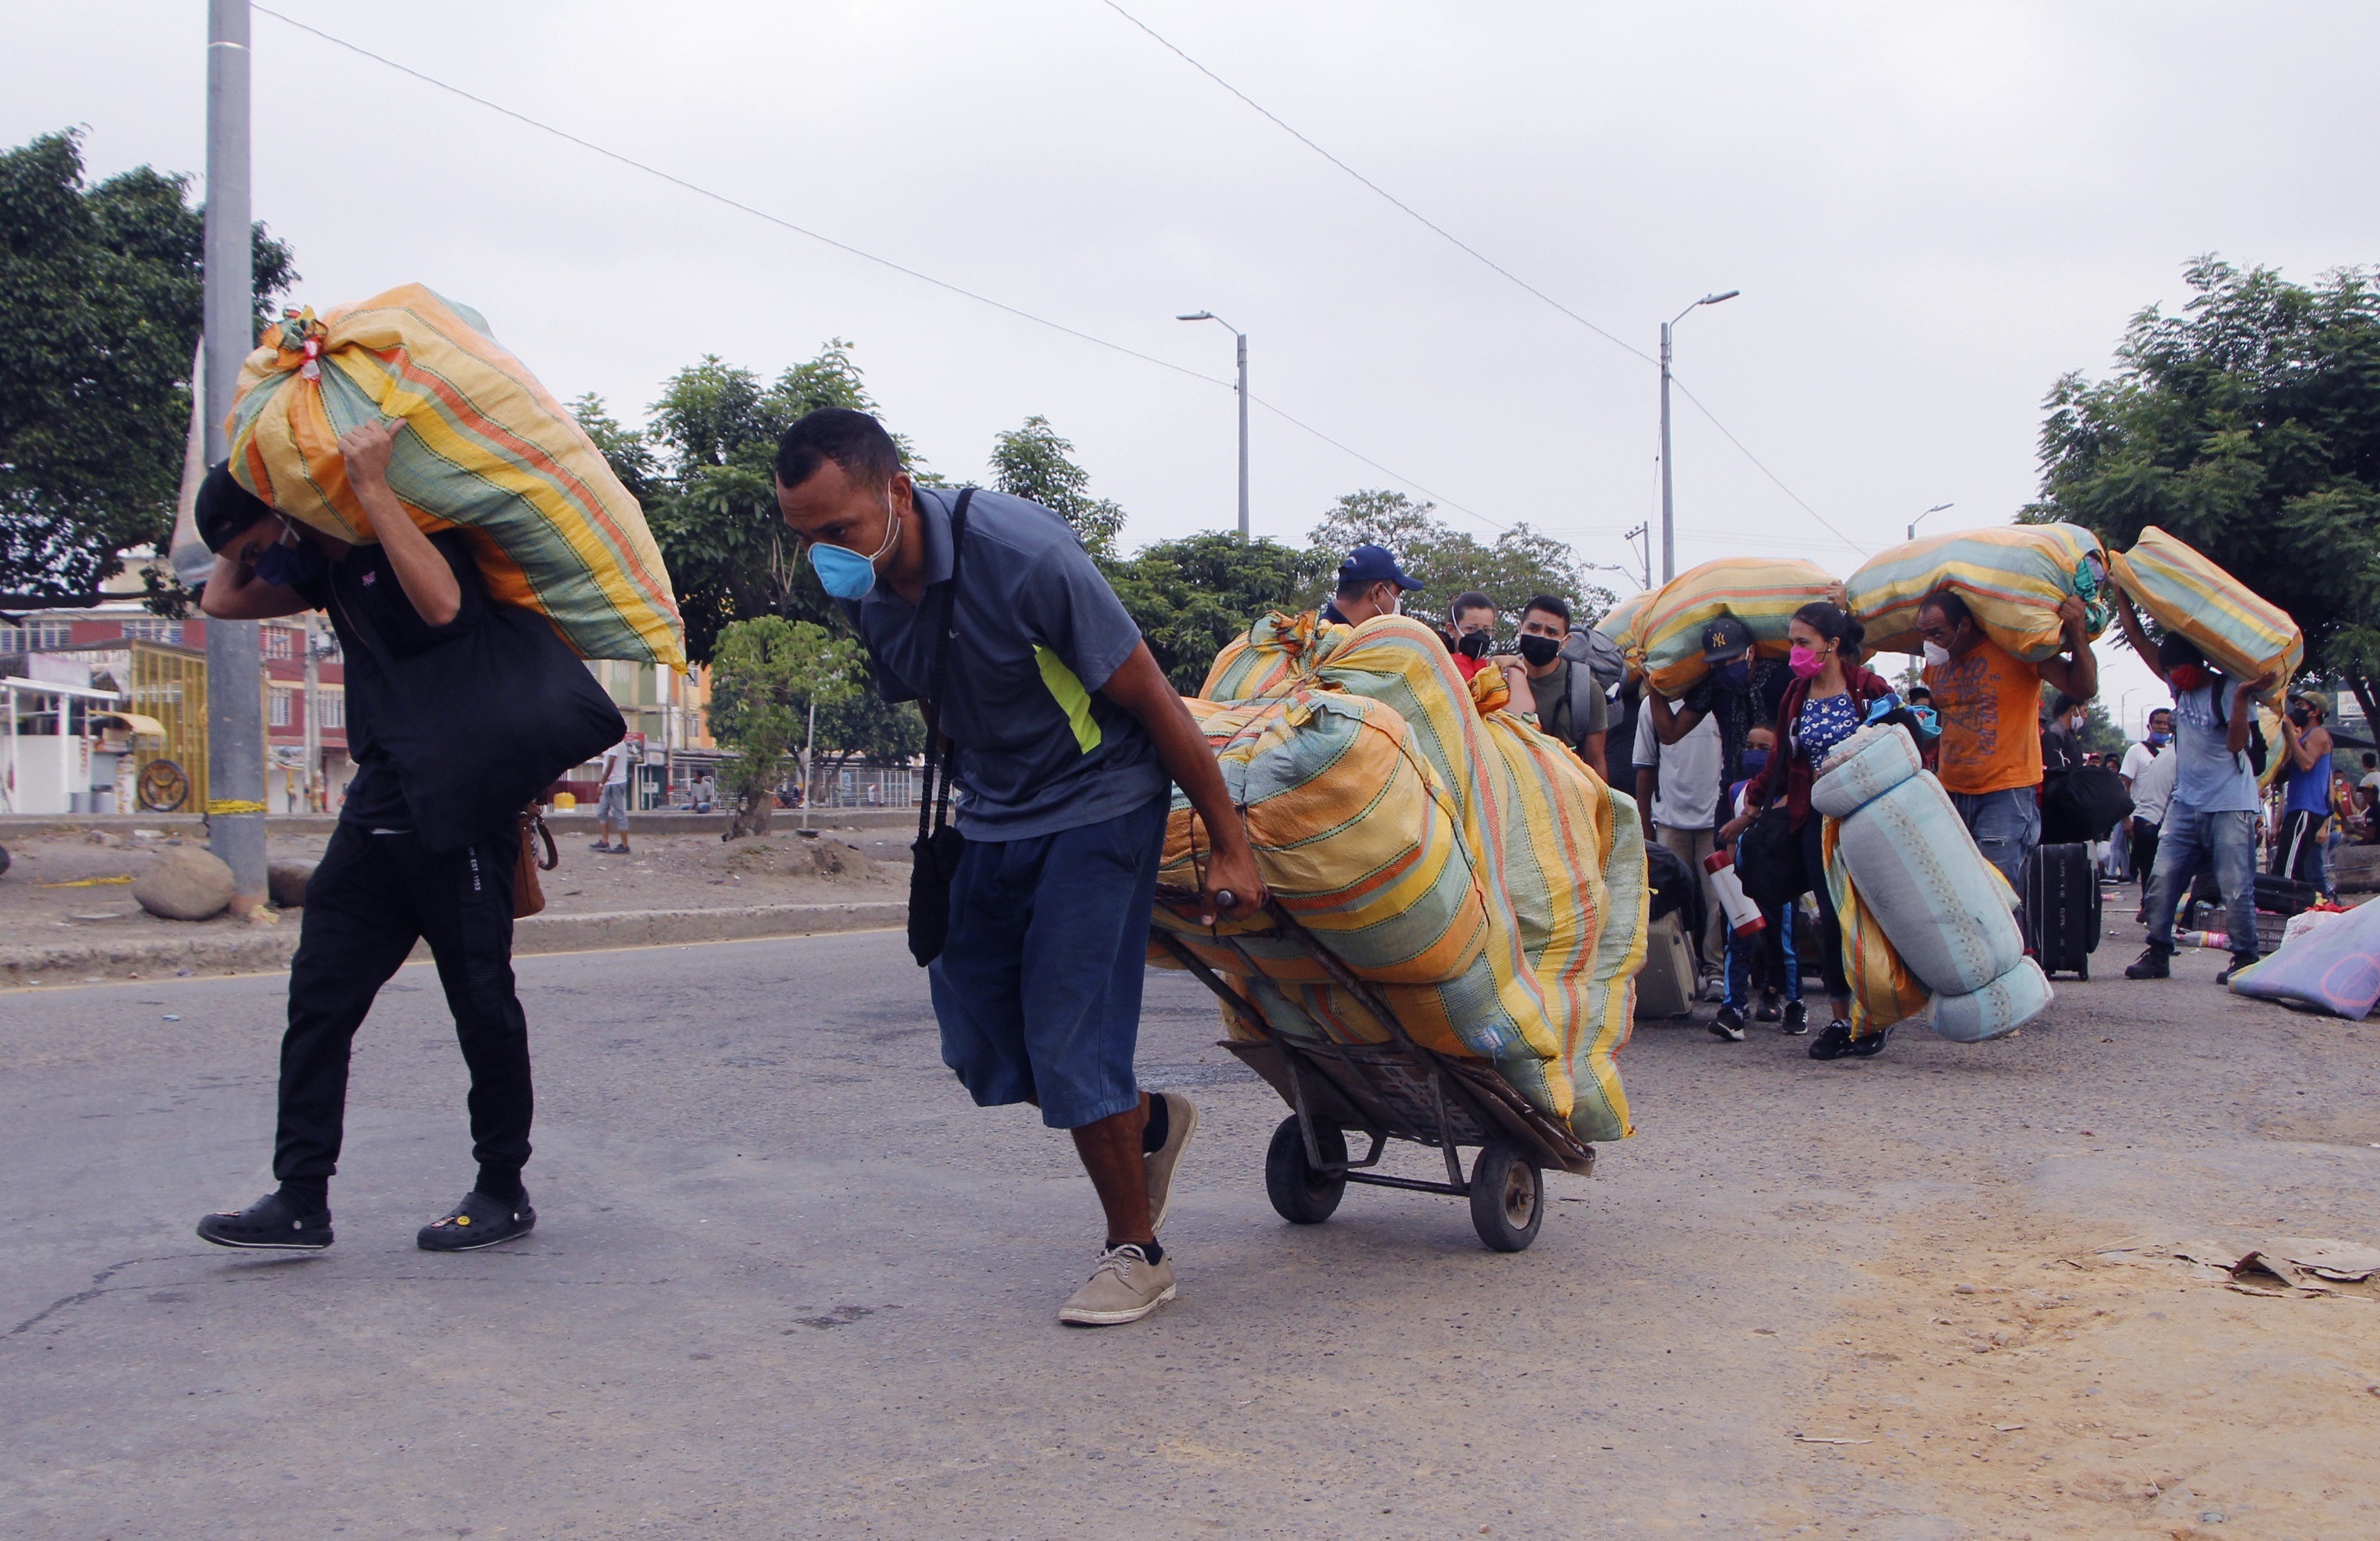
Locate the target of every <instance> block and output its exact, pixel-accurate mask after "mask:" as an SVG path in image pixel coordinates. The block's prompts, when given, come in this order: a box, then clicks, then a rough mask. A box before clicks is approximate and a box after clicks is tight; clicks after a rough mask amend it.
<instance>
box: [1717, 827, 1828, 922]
mask: <svg viewBox="0 0 2380 1541" xmlns="http://www.w3.org/2000/svg"><path fill="white" fill-rule="evenodd" d="M1811 817H1812V818H1814V819H1815V818H1816V817H1817V815H1816V814H1815V813H1813V814H1812V815H1811ZM1804 866H1805V864H1804V863H1803V860H1802V831H1799V830H1796V829H1795V828H1793V815H1792V813H1791V810H1789V809H1788V808H1787V807H1785V805H1784V804H1783V803H1778V804H1776V805H1774V806H1772V807H1766V808H1763V809H1761V810H1760V813H1759V816H1758V817H1756V818H1755V819H1753V821H1752V824H1751V827H1750V828H1748V829H1746V830H1745V831H1743V844H1742V845H1741V846H1739V847H1738V848H1737V850H1736V853H1735V876H1736V880H1738V881H1739V882H1741V883H1743V892H1744V894H1745V896H1746V897H1748V898H1750V899H1751V901H1752V902H1753V903H1754V904H1757V905H1759V906H1760V907H1761V908H1762V909H1764V910H1773V909H1778V908H1780V907H1782V906H1783V905H1786V904H1791V903H1792V902H1793V901H1794V900H1796V899H1799V898H1800V897H1802V895H1803V894H1804V893H1807V892H1809V891H1810V874H1809V873H1808V872H1807V871H1805V870H1804V869H1803V868H1804Z"/></svg>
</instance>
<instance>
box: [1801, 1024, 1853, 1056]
mask: <svg viewBox="0 0 2380 1541" xmlns="http://www.w3.org/2000/svg"><path fill="white" fill-rule="evenodd" d="M1851 1051H1852V1025H1851V1024H1850V1023H1848V1022H1846V1021H1844V1020H1843V1019H1842V1018H1841V1017H1837V1018H1835V1020H1834V1021H1832V1022H1829V1023H1828V1024H1827V1025H1826V1029H1825V1030H1824V1031H1823V1032H1821V1033H1820V1034H1819V1035H1818V1036H1817V1037H1815V1038H1812V1039H1811V1040H1810V1058H1812V1059H1814V1060H1840V1059H1841V1058H1842V1057H1843V1056H1844V1055H1846V1054H1848V1053H1850V1052H1851Z"/></svg>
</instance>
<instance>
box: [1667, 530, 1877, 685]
mask: <svg viewBox="0 0 2380 1541" xmlns="http://www.w3.org/2000/svg"><path fill="white" fill-rule="evenodd" d="M1834 583H1835V580H1834V579H1833V578H1832V577H1831V576H1828V573H1827V570H1826V569H1825V568H1824V567H1821V566H1819V565H1818V564H1816V563H1815V562H1804V561H1803V560H1802V559H1801V558H1799V557H1774V558H1772V557H1757V556H1723V557H1721V558H1719V559H1718V561H1717V562H1706V563H1704V564H1702V565H1701V566H1699V567H1690V568H1688V569H1687V570H1686V571H1684V572H1682V573H1680V574H1679V575H1678V576H1676V577H1674V578H1671V579H1670V581H1669V582H1667V583H1665V584H1663V585H1662V586H1661V587H1660V588H1658V589H1657V590H1656V591H1655V592H1654V595H1653V597H1652V599H1651V600H1650V601H1647V602H1646V603H1645V608H1644V609H1643V610H1642V611H1640V612H1639V613H1637V615H1636V617H1635V619H1634V621H1633V636H1632V637H1631V638H1630V640H1629V642H1628V643H1624V644H1622V645H1623V646H1624V647H1627V648H1628V654H1629V661H1631V662H1636V663H1641V666H1642V667H1643V669H1644V671H1645V676H1646V678H1647V679H1648V680H1649V682H1650V683H1651V685H1652V686H1653V688H1654V689H1656V690H1658V691H1659V692H1660V693H1661V694H1662V695H1664V696H1667V697H1669V698H1671V699H1673V700H1674V699H1676V698H1678V697H1680V696H1682V695H1684V694H1685V693H1686V691H1688V690H1689V689H1691V688H1692V687H1693V686H1694V685H1695V684H1697V683H1698V682H1699V681H1700V680H1701V679H1702V677H1703V675H1704V674H1705V673H1706V672H1707V671H1706V667H1705V665H1704V663H1703V631H1704V628H1705V627H1706V626H1707V625H1710V623H1711V622H1712V621H1713V620H1716V619H1717V618H1718V616H1720V615H1722V614H1726V615H1732V616H1734V617H1735V618H1736V619H1737V620H1739V621H1742V622H1743V624H1744V625H1745V626H1746V627H1748V628H1750V630H1751V632H1752V642H1753V651H1754V652H1755V654H1757V655H1758V656H1759V657H1762V658H1773V659H1781V658H1783V657H1785V655H1786V654H1787V653H1789V652H1791V651H1792V644H1791V642H1789V641H1788V640H1787V639H1786V636H1785V628H1786V625H1787V624H1788V623H1789V622H1791V620H1792V619H1793V613H1794V612H1795V611H1797V610H1799V609H1801V608H1802V607H1803V605H1805V604H1808V603H1810V602H1811V601H1814V600H1823V599H1825V598H1826V597H1827V596H1828V593H1829V592H1830V591H1831V590H1832V589H1833V588H1834Z"/></svg>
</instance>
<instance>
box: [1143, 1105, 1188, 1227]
mask: <svg viewBox="0 0 2380 1541" xmlns="http://www.w3.org/2000/svg"><path fill="white" fill-rule="evenodd" d="M1148 1095H1149V1096H1150V1097H1151V1098H1160V1097H1161V1098H1165V1116H1166V1119H1167V1123H1166V1127H1165V1143H1164V1144H1163V1145H1161V1146H1160V1147H1157V1148H1156V1149H1155V1150H1152V1151H1150V1152H1149V1153H1148V1154H1147V1156H1145V1157H1143V1158H1142V1159H1143V1160H1145V1161H1147V1163H1148V1229H1149V1230H1150V1231H1151V1232H1159V1231H1162V1230H1164V1229H1165V1212H1166V1211H1167V1210H1168V1209H1170V1208H1172V1207H1173V1173H1174V1171H1176V1170H1177V1169H1178V1168H1180V1166H1181V1165H1182V1152H1183V1151H1184V1149H1185V1148H1186V1147H1188V1146H1189V1144H1190V1136H1191V1135H1195V1134H1196V1133H1197V1132H1198V1105H1197V1104H1196V1103H1195V1102H1193V1101H1191V1100H1190V1099H1189V1098H1186V1097H1184V1096H1183V1095H1182V1094H1181V1093H1180V1092H1150V1093H1149V1094H1148Z"/></svg>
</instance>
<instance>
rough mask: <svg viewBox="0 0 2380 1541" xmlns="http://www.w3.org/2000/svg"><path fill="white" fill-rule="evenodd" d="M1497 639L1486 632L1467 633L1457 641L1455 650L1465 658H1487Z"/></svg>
mask: <svg viewBox="0 0 2380 1541" xmlns="http://www.w3.org/2000/svg"><path fill="white" fill-rule="evenodd" d="M1495 645H1496V639H1495V638H1494V637H1490V636H1488V634H1487V633H1486V632H1484V631H1466V632H1464V633H1463V635H1462V636H1461V637H1457V638H1456V639H1455V643H1454V650H1455V651H1456V652H1458V653H1461V654H1462V655H1463V657H1465V658H1486V657H1487V656H1488V649H1489V648H1492V647H1494V646H1495Z"/></svg>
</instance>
